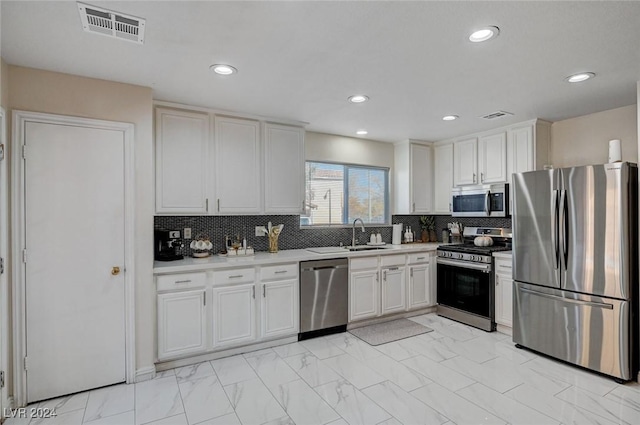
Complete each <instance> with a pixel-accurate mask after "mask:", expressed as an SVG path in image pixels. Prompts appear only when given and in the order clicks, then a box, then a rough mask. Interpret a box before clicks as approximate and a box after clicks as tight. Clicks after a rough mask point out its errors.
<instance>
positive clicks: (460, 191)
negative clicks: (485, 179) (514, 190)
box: [451, 184, 509, 217]
mask: <svg viewBox="0 0 640 425" xmlns="http://www.w3.org/2000/svg"><path fill="white" fill-rule="evenodd" d="M451 215H452V216H453V217H507V216H509V185H508V184H491V185H483V186H464V187H454V188H453V189H451Z"/></svg>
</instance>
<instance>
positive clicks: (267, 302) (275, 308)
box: [261, 279, 300, 338]
mask: <svg viewBox="0 0 640 425" xmlns="http://www.w3.org/2000/svg"><path fill="white" fill-rule="evenodd" d="M299 304H300V298H299V297H298V279H288V280H282V281H274V282H266V283H263V284H262V300H261V311H262V321H261V322H262V329H261V337H262V338H268V337H273V336H278V335H291V334H296V333H298V329H299V323H300V313H299Z"/></svg>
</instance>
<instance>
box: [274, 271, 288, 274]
mask: <svg viewBox="0 0 640 425" xmlns="http://www.w3.org/2000/svg"><path fill="white" fill-rule="evenodd" d="M286 272H287V271H286V270H278V271H276V272H274V273H275V274H281V273H286Z"/></svg>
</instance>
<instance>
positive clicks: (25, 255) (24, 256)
mask: <svg viewBox="0 0 640 425" xmlns="http://www.w3.org/2000/svg"><path fill="white" fill-rule="evenodd" d="M22 262H23V263H26V262H27V248H25V249H23V250H22Z"/></svg>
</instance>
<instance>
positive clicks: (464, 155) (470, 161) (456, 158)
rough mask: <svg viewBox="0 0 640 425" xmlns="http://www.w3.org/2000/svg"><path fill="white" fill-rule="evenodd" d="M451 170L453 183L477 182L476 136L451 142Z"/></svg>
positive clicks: (458, 184) (461, 184)
mask: <svg viewBox="0 0 640 425" xmlns="http://www.w3.org/2000/svg"><path fill="white" fill-rule="evenodd" d="M453 170H454V174H453V176H454V177H453V180H454V181H453V183H454V185H456V186H463V185H469V184H478V182H479V180H478V139H477V138H476V137H473V138H471V139H465V140H460V141H457V142H455V143H454V144H453Z"/></svg>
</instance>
